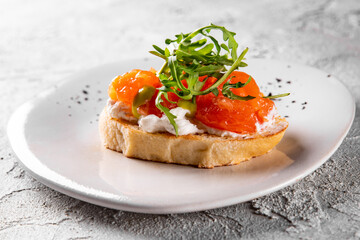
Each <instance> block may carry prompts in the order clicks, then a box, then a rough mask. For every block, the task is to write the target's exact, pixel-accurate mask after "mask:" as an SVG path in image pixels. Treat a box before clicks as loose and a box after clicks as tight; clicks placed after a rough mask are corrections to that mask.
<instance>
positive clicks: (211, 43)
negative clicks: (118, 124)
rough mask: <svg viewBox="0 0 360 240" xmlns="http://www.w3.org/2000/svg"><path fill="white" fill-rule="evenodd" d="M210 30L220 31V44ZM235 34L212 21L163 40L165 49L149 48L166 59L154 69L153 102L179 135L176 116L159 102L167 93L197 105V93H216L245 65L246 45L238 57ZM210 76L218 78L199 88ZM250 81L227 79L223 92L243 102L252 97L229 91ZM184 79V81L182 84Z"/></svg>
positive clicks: (226, 95)
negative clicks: (155, 87)
mask: <svg viewBox="0 0 360 240" xmlns="http://www.w3.org/2000/svg"><path fill="white" fill-rule="evenodd" d="M213 30H217V31H220V33H221V34H222V39H223V42H221V43H220V42H219V41H218V40H217V39H216V38H215V37H214V35H213ZM234 36H235V33H234V32H231V31H229V30H227V29H226V28H225V27H222V26H217V25H214V24H211V25H209V26H205V27H202V28H199V29H197V30H195V31H193V32H191V33H187V34H184V33H181V34H177V35H175V39H166V40H165V44H166V47H165V49H162V48H160V47H158V46H156V45H153V48H154V51H150V53H151V54H153V55H155V56H158V57H160V58H162V59H164V60H165V63H164V64H163V66H162V67H161V69H160V70H159V71H158V72H157V75H158V77H159V79H160V82H161V83H162V85H163V86H162V87H161V88H159V89H158V90H159V92H158V95H157V97H156V101H155V105H156V107H157V108H158V109H159V110H160V111H162V112H163V113H164V114H165V115H166V116H167V118H168V119H169V121H170V123H171V124H172V125H173V127H174V129H175V132H176V135H178V127H177V124H176V122H175V119H176V116H174V115H173V114H172V113H171V112H170V110H169V109H168V108H167V107H165V106H163V105H162V104H161V103H162V102H163V99H166V100H167V101H169V98H168V93H174V94H176V95H177V96H178V97H179V98H180V101H181V102H182V103H184V101H187V102H190V103H192V104H194V106H195V107H196V99H195V98H196V96H199V95H206V94H209V93H213V94H214V95H215V96H218V94H219V90H218V86H220V85H221V84H222V83H223V82H225V81H226V79H227V78H228V77H229V75H230V74H231V73H232V72H233V71H234V70H236V69H238V68H239V67H246V66H247V64H246V63H245V62H243V60H245V54H246V53H247V51H248V48H245V49H244V50H243V51H242V52H241V54H240V55H239V56H238V54H237V49H238V43H237V42H236V40H235V38H234ZM201 76H207V77H206V78H205V79H204V80H203V81H200V80H199V77H201ZM209 77H215V78H216V79H218V80H217V81H216V82H215V83H214V84H212V85H211V86H210V87H208V88H207V89H206V90H202V88H203V86H204V84H205V82H206V81H207V79H208V78H209ZM250 80H251V78H249V80H248V81H247V82H246V83H235V84H230V80H229V81H228V82H226V83H225V84H224V85H223V89H222V94H223V95H224V96H225V97H227V98H230V99H234V100H243V101H246V100H250V99H253V98H255V97H254V96H246V97H242V96H238V95H236V94H234V93H233V92H232V91H231V89H233V88H241V87H244V86H245V85H246V84H248V83H249V82H250ZM184 81H185V82H186V84H184ZM287 95H288V94H287ZM282 96H286V94H281V95H277V96H272V98H275V97H282ZM267 98H270V97H267ZM169 102H171V101H169ZM192 108H194V107H192ZM192 114H193V113H192Z"/></svg>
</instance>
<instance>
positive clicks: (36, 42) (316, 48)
mask: <svg viewBox="0 0 360 240" xmlns="http://www.w3.org/2000/svg"><path fill="white" fill-rule="evenodd" d="M210 22H213V23H216V24H222V25H225V26H227V27H228V28H229V29H231V30H233V31H235V32H237V33H238V35H237V36H238V39H239V40H240V42H241V43H242V45H243V46H249V47H250V49H251V51H250V54H249V55H251V56H252V57H262V58H276V59H280V60H284V61H289V62H297V63H301V64H306V65H310V66H314V67H317V68H319V69H322V70H324V71H326V72H328V73H330V74H332V75H335V76H337V77H338V78H339V79H340V80H341V81H342V82H343V83H344V84H345V85H346V86H347V87H348V88H349V89H350V91H351V92H352V94H353V96H354V97H355V99H356V102H357V105H358V106H359V104H360V2H359V1H358V0H353V1H351V0H348V1H340V0H338V1H331V0H330V1H311V0H308V1H287V0H282V1H270V0H259V1H189V0H183V1H165V0H162V1H135V0H134V1H115V0H105V1H91V2H90V1H85V0H82V1H60V0H55V1H46V0H34V1H26V0H2V1H0V102H1V104H0V113H1V117H0V179H1V180H0V239H129V238H146V239H152V238H155V239H158V238H174V239H181V238H203V239H207V238H227V239H231V238H239V237H242V238H244V239H298V238H301V239H359V238H360V185H359V183H360V178H359V176H360V161H359V158H360V149H359V148H360V111H359V110H360V109H359V107H357V114H356V119H355V122H354V124H353V126H352V128H351V130H350V133H349V134H348V136H347V137H346V139H345V140H344V142H343V144H342V145H341V147H340V148H339V150H338V151H337V152H336V153H335V154H334V155H333V156H332V157H331V158H330V160H329V161H327V162H326V163H325V164H324V165H323V166H322V167H321V168H319V169H318V170H317V171H316V172H314V173H313V174H311V175H310V176H308V177H306V178H305V179H303V180H302V181H300V182H298V183H297V184H295V185H293V186H290V187H287V188H286V189H283V190H281V191H278V192H276V193H273V194H270V195H268V196H265V197H262V198H258V199H255V200H253V201H250V202H246V203H241V204H237V205H234V206H231V207H226V208H221V209H215V210H210V211H204V212H197V213H190V214H173V215H145V214H135V213H128V212H122V211H116V210H111V209H107V208H102V207H98V206H95V205H91V204H88V203H84V202H81V201H79V200H76V199H73V198H70V197H67V196H65V195H63V194H60V193H57V192H55V191H53V190H51V189H49V188H47V187H45V186H44V185H42V184H41V183H39V182H37V181H36V180H34V179H33V178H32V177H31V176H29V175H28V174H27V173H26V172H24V170H23V169H22V168H21V167H20V166H19V165H18V163H17V159H16V157H15V156H14V155H13V153H12V150H11V148H10V146H9V144H8V141H7V137H6V123H7V121H8V119H9V117H10V114H11V113H12V112H13V111H14V110H15V109H16V107H17V106H18V105H19V104H21V103H24V102H25V101H27V100H29V99H31V98H33V97H34V96H35V95H36V94H38V93H39V92H41V91H42V90H44V89H46V88H48V87H50V86H53V85H54V84H56V83H57V82H58V81H60V80H61V79H63V78H65V77H67V76H70V75H71V74H73V73H76V72H78V71H80V70H84V69H88V68H91V67H94V66H98V65H101V64H105V63H110V62H114V61H119V60H123V59H128V58H139V57H141V58H143V57H144V56H145V55H146V54H147V53H146V51H147V50H149V49H151V44H153V43H158V44H159V43H161V42H162V41H163V39H164V38H165V37H169V36H172V35H173V34H175V33H178V32H179V31H183V32H188V31H190V30H192V29H194V28H196V27H199V26H203V25H205V24H208V23H210ZM146 56H147V55H146ZM319 91H321V89H319ZM334 97H336V96H334ZM340 114H341V113H340Z"/></svg>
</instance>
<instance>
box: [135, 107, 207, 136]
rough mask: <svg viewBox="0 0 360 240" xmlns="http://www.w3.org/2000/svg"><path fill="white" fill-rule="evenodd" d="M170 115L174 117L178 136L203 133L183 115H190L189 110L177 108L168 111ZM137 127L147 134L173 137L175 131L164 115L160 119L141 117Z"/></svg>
mask: <svg viewBox="0 0 360 240" xmlns="http://www.w3.org/2000/svg"><path fill="white" fill-rule="evenodd" d="M170 113H172V114H173V115H175V116H176V118H175V122H176V124H177V126H178V134H179V135H188V134H196V133H203V132H204V131H203V130H200V129H198V128H197V126H196V125H194V124H192V123H191V122H190V121H189V120H188V119H187V118H186V117H185V115H186V114H187V113H190V111H189V110H186V109H183V108H180V107H177V108H174V109H171V110H170ZM138 123H139V126H140V128H141V129H142V130H144V131H145V132H149V133H155V132H169V133H171V134H174V135H175V129H174V127H173V126H172V125H171V123H170V121H169V119H168V118H167V117H166V115H163V116H162V117H161V118H159V117H157V116H155V115H153V114H151V115H147V116H145V117H141V118H140V120H139V122H138Z"/></svg>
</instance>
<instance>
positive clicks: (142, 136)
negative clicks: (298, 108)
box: [99, 108, 288, 168]
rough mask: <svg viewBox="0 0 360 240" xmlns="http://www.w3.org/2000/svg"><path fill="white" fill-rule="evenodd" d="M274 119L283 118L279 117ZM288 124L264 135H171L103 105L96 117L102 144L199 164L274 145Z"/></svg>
mask: <svg viewBox="0 0 360 240" xmlns="http://www.w3.org/2000/svg"><path fill="white" fill-rule="evenodd" d="M278 121H282V122H283V121H285V122H286V120H285V119H279V120H278ZM287 126H288V124H287V122H286V124H284V128H282V129H281V130H279V131H278V132H277V133H274V134H271V135H268V136H266V137H263V136H258V137H256V138H251V139H235V138H230V137H219V136H216V135H210V134H206V133H205V134H197V135H185V136H178V137H176V136H174V135H172V134H170V133H147V132H145V131H142V130H141V129H140V128H139V126H138V125H137V124H132V123H130V122H127V121H125V120H121V119H112V118H111V117H110V115H109V114H108V113H107V111H106V108H104V110H103V111H102V113H101V115H100V118H99V132H100V137H101V140H102V142H103V144H104V145H105V147H107V148H109V149H111V150H115V151H118V152H122V153H123V154H124V155H125V156H126V157H133V158H139V159H143V160H151V161H156V162H163V163H176V164H183V165H193V166H197V167H199V168H213V167H218V166H226V165H236V164H239V163H241V162H243V161H246V160H249V159H250V158H252V157H256V156H260V155H263V154H265V153H267V152H269V151H270V150H271V149H272V148H274V147H275V146H276V145H277V144H278V143H279V142H280V140H281V139H282V137H283V136H284V133H285V130H286V128H287Z"/></svg>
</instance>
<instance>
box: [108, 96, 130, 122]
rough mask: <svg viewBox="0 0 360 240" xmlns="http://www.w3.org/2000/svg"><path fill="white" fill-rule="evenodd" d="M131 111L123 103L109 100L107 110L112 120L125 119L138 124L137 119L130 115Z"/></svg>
mask: <svg viewBox="0 0 360 240" xmlns="http://www.w3.org/2000/svg"><path fill="white" fill-rule="evenodd" d="M129 109H130V108H129V107H128V106H127V105H125V104H124V103H123V102H120V101H114V100H112V99H108V101H107V105H106V110H107V112H108V113H109V115H110V116H111V117H112V118H115V119H125V120H126V121H129V122H137V119H136V118H135V117H134V116H132V115H129V114H128V112H129Z"/></svg>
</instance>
